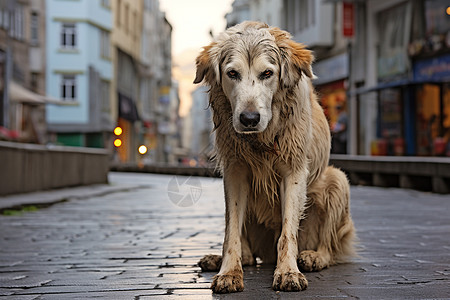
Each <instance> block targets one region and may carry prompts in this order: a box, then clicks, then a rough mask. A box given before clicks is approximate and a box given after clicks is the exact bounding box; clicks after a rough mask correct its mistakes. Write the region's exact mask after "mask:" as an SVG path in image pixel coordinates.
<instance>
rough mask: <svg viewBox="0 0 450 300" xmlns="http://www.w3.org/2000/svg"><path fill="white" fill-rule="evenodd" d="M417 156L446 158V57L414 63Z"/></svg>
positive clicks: (449, 96) (449, 116)
mask: <svg viewBox="0 0 450 300" xmlns="http://www.w3.org/2000/svg"><path fill="white" fill-rule="evenodd" d="M414 80H415V81H416V82H423V84H420V85H418V86H417V88H416V89H415V98H416V133H417V134H416V136H417V141H416V145H417V155H427V156H428V155H437V156H443V155H447V156H450V145H449V142H450V54H446V55H441V56H438V57H434V58H429V59H425V60H419V61H417V62H416V63H415V64H414Z"/></svg>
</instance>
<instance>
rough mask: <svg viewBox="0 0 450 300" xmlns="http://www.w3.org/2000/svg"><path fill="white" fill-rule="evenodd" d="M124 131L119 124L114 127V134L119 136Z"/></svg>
mask: <svg viewBox="0 0 450 300" xmlns="http://www.w3.org/2000/svg"><path fill="white" fill-rule="evenodd" d="M122 132H123V130H122V128H121V127H119V126H117V127H116V128H114V134H115V135H117V136H119V135H121V134H122Z"/></svg>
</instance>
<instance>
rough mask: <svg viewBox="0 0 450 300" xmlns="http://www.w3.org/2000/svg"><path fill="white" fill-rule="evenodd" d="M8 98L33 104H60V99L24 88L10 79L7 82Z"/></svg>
mask: <svg viewBox="0 0 450 300" xmlns="http://www.w3.org/2000/svg"><path fill="white" fill-rule="evenodd" d="M8 87H9V98H10V99H11V101H14V102H20V103H29V104H34V105H44V104H61V103H62V101H61V100H58V99H55V98H52V97H49V96H43V95H39V94H37V93H35V92H32V91H30V90H29V89H26V88H24V87H23V86H22V85H20V84H18V83H16V82H14V81H10V82H9V86H8Z"/></svg>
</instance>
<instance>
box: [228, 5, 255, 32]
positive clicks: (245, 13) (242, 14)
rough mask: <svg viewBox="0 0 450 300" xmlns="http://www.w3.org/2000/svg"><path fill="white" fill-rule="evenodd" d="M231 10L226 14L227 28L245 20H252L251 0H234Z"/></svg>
mask: <svg viewBox="0 0 450 300" xmlns="http://www.w3.org/2000/svg"><path fill="white" fill-rule="evenodd" d="M231 7H232V10H231V12H229V13H227V14H226V15H225V19H226V20H227V28H228V27H231V26H234V25H236V24H239V23H241V22H243V21H245V20H251V16H250V0H235V1H233V3H232V5H231Z"/></svg>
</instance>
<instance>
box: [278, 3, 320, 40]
mask: <svg viewBox="0 0 450 300" xmlns="http://www.w3.org/2000/svg"><path fill="white" fill-rule="evenodd" d="M315 5H316V3H315V0H286V2H285V7H286V29H287V30H288V31H290V32H292V33H296V32H301V31H303V30H305V29H307V28H309V27H311V26H313V25H314V24H315V23H316V18H315V13H316V7H315Z"/></svg>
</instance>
